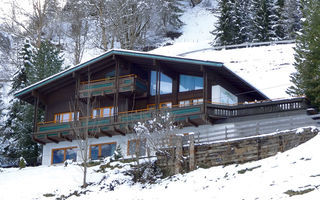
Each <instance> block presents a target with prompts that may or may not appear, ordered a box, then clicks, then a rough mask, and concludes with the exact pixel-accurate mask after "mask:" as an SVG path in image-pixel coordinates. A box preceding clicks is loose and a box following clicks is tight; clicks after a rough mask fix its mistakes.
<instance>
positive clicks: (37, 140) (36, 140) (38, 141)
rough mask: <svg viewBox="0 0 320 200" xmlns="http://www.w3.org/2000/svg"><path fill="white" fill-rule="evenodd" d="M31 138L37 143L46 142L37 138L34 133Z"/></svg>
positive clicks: (43, 143)
mask: <svg viewBox="0 0 320 200" xmlns="http://www.w3.org/2000/svg"><path fill="white" fill-rule="evenodd" d="M32 140H33V141H35V142H37V143H39V144H42V145H45V144H46V143H45V142H43V141H41V140H39V139H37V138H36V137H35V136H34V135H32Z"/></svg>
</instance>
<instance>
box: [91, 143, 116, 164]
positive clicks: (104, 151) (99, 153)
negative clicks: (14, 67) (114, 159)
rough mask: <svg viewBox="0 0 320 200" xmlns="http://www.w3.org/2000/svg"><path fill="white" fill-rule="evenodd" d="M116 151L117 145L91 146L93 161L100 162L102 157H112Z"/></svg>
mask: <svg viewBox="0 0 320 200" xmlns="http://www.w3.org/2000/svg"><path fill="white" fill-rule="evenodd" d="M115 150H116V143H115V142H113V143H106V144H95V145H91V146H90V157H91V159H92V160H98V159H99V158H101V157H108V156H112V155H113V153H114V151H115Z"/></svg>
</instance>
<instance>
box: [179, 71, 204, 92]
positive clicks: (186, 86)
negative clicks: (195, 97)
mask: <svg viewBox="0 0 320 200" xmlns="http://www.w3.org/2000/svg"><path fill="white" fill-rule="evenodd" d="M200 89H203V77H198V76H189V75H183V74H181V75H180V84H179V91H180V92H187V91H192V90H200Z"/></svg>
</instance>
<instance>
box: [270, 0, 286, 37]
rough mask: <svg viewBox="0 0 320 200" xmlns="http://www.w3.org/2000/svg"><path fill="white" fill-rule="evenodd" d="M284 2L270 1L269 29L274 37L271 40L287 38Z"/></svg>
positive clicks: (279, 0)
mask: <svg viewBox="0 0 320 200" xmlns="http://www.w3.org/2000/svg"><path fill="white" fill-rule="evenodd" d="M284 3H285V0H274V1H273V2H272V11H271V12H272V13H271V29H272V35H273V36H274V38H272V40H284V39H287V38H288V37H287V35H286V31H285V30H286V26H287V24H286V23H285V21H286V19H285V15H284Z"/></svg>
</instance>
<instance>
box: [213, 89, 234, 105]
mask: <svg viewBox="0 0 320 200" xmlns="http://www.w3.org/2000/svg"><path fill="white" fill-rule="evenodd" d="M211 93H212V97H211V98H212V102H215V103H222V104H228V105H233V104H237V103H238V97H237V96H236V95H234V94H232V93H231V92H229V91H228V90H226V89H224V88H223V87H221V86H220V85H214V86H212V88H211Z"/></svg>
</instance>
